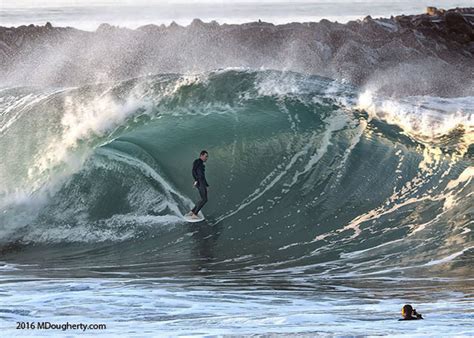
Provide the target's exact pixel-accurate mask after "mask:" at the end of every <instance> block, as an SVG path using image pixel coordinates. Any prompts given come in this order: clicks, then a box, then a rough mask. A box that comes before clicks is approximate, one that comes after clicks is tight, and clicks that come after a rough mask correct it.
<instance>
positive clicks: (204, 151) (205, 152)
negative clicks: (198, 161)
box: [199, 150, 209, 156]
mask: <svg viewBox="0 0 474 338" xmlns="http://www.w3.org/2000/svg"><path fill="white" fill-rule="evenodd" d="M206 154H208V155H209V153H208V152H207V150H202V151H201V153H200V154H199V156H202V155H206Z"/></svg>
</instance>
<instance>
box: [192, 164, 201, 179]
mask: <svg viewBox="0 0 474 338" xmlns="http://www.w3.org/2000/svg"><path fill="white" fill-rule="evenodd" d="M197 167H198V163H197V161H194V163H193V170H192V172H193V178H194V181H197V180H198V179H199V175H198V171H197V169H198V168H197Z"/></svg>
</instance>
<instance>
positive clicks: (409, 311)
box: [402, 304, 413, 318]
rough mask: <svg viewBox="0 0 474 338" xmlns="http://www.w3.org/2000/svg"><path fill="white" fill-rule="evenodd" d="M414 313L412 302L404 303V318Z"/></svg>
mask: <svg viewBox="0 0 474 338" xmlns="http://www.w3.org/2000/svg"><path fill="white" fill-rule="evenodd" d="M412 314H413V307H412V306H411V305H410V304H406V305H403V307H402V316H403V317H404V318H407V317H411V316H412Z"/></svg>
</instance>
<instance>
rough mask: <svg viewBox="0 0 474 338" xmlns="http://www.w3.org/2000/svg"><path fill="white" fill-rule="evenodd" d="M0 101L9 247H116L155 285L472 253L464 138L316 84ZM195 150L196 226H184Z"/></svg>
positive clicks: (239, 81) (91, 92)
mask: <svg viewBox="0 0 474 338" xmlns="http://www.w3.org/2000/svg"><path fill="white" fill-rule="evenodd" d="M0 95H1V97H2V101H1V105H2V106H1V108H2V110H3V114H2V116H1V125H0V127H1V128H2V129H1V130H0V132H1V134H0V151H2V153H4V154H6V155H7V156H6V158H7V160H6V161H4V162H3V163H2V164H0V172H1V173H2V177H1V182H0V184H1V186H2V191H1V194H0V202H1V204H0V207H1V208H2V213H1V216H0V224H1V225H0V231H1V232H0V233H1V234H2V237H1V242H2V243H4V245H5V246H7V247H8V246H9V245H11V244H12V243H16V244H17V245H21V246H25V247H26V248H27V249H25V250H26V252H28V250H33V249H31V244H34V246H35V247H36V249H35V250H44V252H43V253H44V254H46V255H50V256H49V257H55V259H57V260H58V261H62V260H63V259H64V252H65V251H66V248H68V249H67V250H68V252H73V253H76V254H77V255H78V256H79V257H81V255H80V254H78V253H79V252H83V250H85V249H84V248H87V250H88V251H87V252H88V254H90V255H91V256H94V259H96V260H103V261H104V262H111V261H114V260H115V259H116V254H117V252H118V251H119V252H120V253H121V263H122V264H127V263H129V264H136V263H142V262H151V261H153V262H165V263H164V264H163V265H160V266H156V265H153V266H149V269H151V270H153V271H155V272H156V271H161V273H176V272H177V271H179V272H183V271H184V272H185V271H189V269H190V267H193V266H194V263H193V262H195V261H200V260H202V259H205V260H208V261H211V262H212V264H213V268H214V269H216V270H225V271H229V270H232V269H247V270H249V271H260V270H263V271H275V270H278V271H287V270H286V269H292V270H291V271H300V272H305V273H328V271H329V272H331V273H336V274H341V273H382V272H384V271H390V273H396V272H393V271H400V270H401V269H404V268H407V267H411V266H424V267H426V268H430V269H432V268H433V265H435V264H431V263H430V262H436V261H437V260H440V259H443V258H444V257H447V256H450V255H464V254H465V253H466V252H467V251H469V250H470V248H472V243H473V241H472V237H471V236H470V232H469V231H467V229H468V226H469V224H470V215H472V207H471V205H472V197H470V196H471V195H470V194H472V181H471V178H472V151H471V148H470V145H471V143H470V137H472V132H471V130H469V129H466V128H464V129H463V126H462V125H459V126H458V127H456V128H455V129H453V130H450V131H449V133H442V134H441V135H440V134H439V133H438V134H436V137H435V138H433V139H431V140H428V139H427V138H426V137H419V136H420V134H416V133H415V132H413V131H414V130H415V129H416V128H414V127H413V125H410V128H407V125H406V120H403V121H405V122H404V123H405V124H403V123H402V122H403V121H402V120H400V121H402V122H400V124H399V125H397V124H396V122H394V121H398V120H396V119H395V118H394V117H393V114H392V115H391V118H389V119H384V118H383V117H382V118H380V116H376V115H374V114H373V112H372V111H370V110H369V109H364V108H361V107H360V105H359V104H358V98H359V95H360V93H359V92H358V91H357V90H356V89H354V88H351V87H350V86H347V85H344V84H340V83H336V82H335V81H332V80H330V79H325V78H321V77H310V76H304V75H301V74H297V73H282V72H275V71H242V70H225V71H219V72H215V73H210V74H198V75H193V76H181V75H174V74H167V75H157V76H149V77H145V78H139V79H133V80H129V81H125V82H120V83H107V84H98V85H91V86H88V87H81V88H67V89H61V90H51V91H45V90H44V89H41V90H40V89H35V88H10V89H4V90H2V91H1V92H0ZM372 108H373V107H372ZM385 113H386V112H385ZM392 113H393V112H392ZM422 113H423V112H422ZM422 113H420V114H422ZM379 115H381V116H382V114H379ZM384 116H386V115H384ZM469 116H471V115H469ZM387 121H388V122H390V123H388V122H387ZM437 121H438V122H439V118H437ZM434 126H437V127H439V126H440V124H439V123H438V124H433V128H434ZM439 128H440V127H439ZM416 130H419V129H416ZM422 136H423V135H422ZM425 136H426V135H425ZM202 149H206V150H207V151H208V152H209V155H210V156H209V160H208V162H207V163H206V176H207V180H208V182H209V184H210V190H209V202H208V204H206V206H205V207H204V209H203V212H204V214H205V215H206V218H207V219H206V221H205V222H202V223H198V224H194V225H189V224H187V223H185V222H184V221H183V220H182V215H183V214H184V213H186V212H188V211H189V210H190V208H191V207H192V205H193V201H195V200H197V199H198V194H197V191H196V189H195V188H193V186H192V183H193V178H192V176H191V165H192V162H193V160H194V159H195V158H197V156H198V154H199V152H200V151H201V150H202ZM453 243H456V245H454V244H453ZM38 248H41V249H38ZM72 261H74V259H73V260H72ZM166 262H167V263H166ZM171 262H173V263H171ZM177 262H178V263H177ZM63 263H64V262H63ZM63 263H62V264H63ZM71 264H73V263H71ZM464 267H465V266H464V265H463V263H462V261H461V263H456V264H451V265H450V269H448V270H451V271H458V272H459V273H463V272H462V271H464V270H463V269H464ZM144 269H145V268H144ZM145 270H146V269H145ZM191 270H192V269H191ZM418 270H419V271H421V270H420V269H418Z"/></svg>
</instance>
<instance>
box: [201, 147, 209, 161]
mask: <svg viewBox="0 0 474 338" xmlns="http://www.w3.org/2000/svg"><path fill="white" fill-rule="evenodd" d="M199 158H200V159H201V160H202V161H203V162H206V161H207V159H208V158H209V154H208V152H207V150H203V151H201V154H199Z"/></svg>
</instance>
